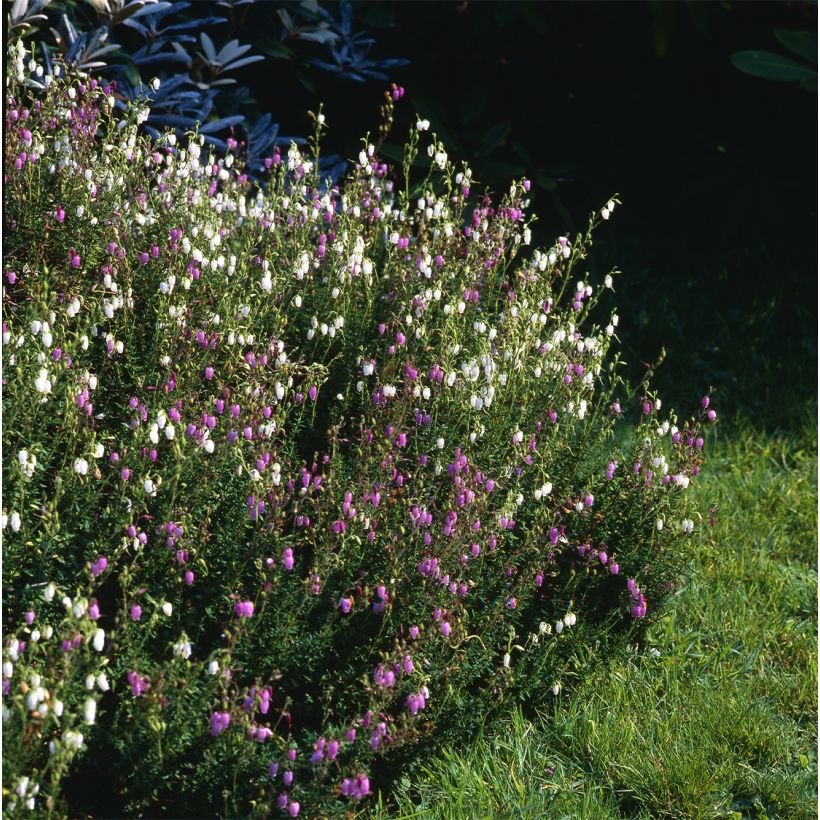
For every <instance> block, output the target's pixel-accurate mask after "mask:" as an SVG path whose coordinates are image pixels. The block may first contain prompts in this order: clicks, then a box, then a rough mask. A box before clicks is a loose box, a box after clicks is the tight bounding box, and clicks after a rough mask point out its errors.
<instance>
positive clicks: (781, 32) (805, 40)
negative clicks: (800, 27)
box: [774, 28, 817, 63]
mask: <svg viewBox="0 0 820 820" xmlns="http://www.w3.org/2000/svg"><path fill="white" fill-rule="evenodd" d="M774 36H775V37H777V39H778V40H779V41H780V42H781V43H783V45H784V46H786V48H787V49H789V50H790V51H793V52H794V53H795V54H797V55H798V56H799V57H803V59H805V60H808V61H809V62H811V63H816V62H817V32H816V31H789V30H788V29H785V28H776V29H775V30H774Z"/></svg>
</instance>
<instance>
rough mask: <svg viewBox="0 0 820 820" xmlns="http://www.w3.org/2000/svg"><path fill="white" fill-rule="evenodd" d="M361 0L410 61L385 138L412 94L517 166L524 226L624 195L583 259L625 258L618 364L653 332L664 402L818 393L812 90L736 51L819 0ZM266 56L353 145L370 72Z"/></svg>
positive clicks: (347, 145)
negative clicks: (306, 86) (748, 65)
mask: <svg viewBox="0 0 820 820" xmlns="http://www.w3.org/2000/svg"><path fill="white" fill-rule="evenodd" d="M356 13H357V15H358V17H359V18H360V19H363V20H364V21H366V22H368V23H369V24H370V25H371V27H373V28H374V30H375V31H376V36H377V45H376V47H375V49H374V55H376V56H379V57H384V56H395V55H400V56H406V57H409V58H410V59H411V61H412V62H411V64H410V65H409V66H406V67H404V68H400V69H397V70H396V71H395V76H394V79H395V81H396V82H398V83H400V84H402V85H404V86H405V87H406V89H407V96H406V97H405V99H404V100H403V101H402V102H400V103H399V108H398V114H397V125H396V128H395V130H394V133H393V135H391V141H394V142H396V143H400V142H401V140H402V139H403V137H404V134H405V133H406V129H407V127H409V125H410V123H411V122H412V121H413V119H414V111H416V110H418V112H419V114H421V115H423V116H424V117H427V118H429V119H430V121H431V124H432V128H433V129H435V130H436V131H437V132H438V134H439V135H440V136H441V137H442V138H444V139H445V140H446V142H447V144H448V148H449V151H450V155H451V156H452V157H458V158H464V159H467V160H469V161H470V162H471V164H472V165H473V168H474V170H475V175H476V177H478V179H479V180H480V181H481V182H483V183H486V184H488V185H489V186H490V187H491V188H495V189H496V190H499V191H504V190H506V187H507V185H508V184H509V180H510V178H511V177H512V176H515V175H521V174H526V175H527V176H528V177H530V178H531V179H532V180H533V183H534V186H533V193H534V196H533V210H534V212H535V213H536V214H537V215H538V216H539V220H540V221H539V225H538V227H537V229H536V238H537V239H538V240H540V241H551V240H552V239H553V238H554V237H555V236H556V235H558V234H560V233H563V232H565V231H572V232H575V231H578V230H580V229H581V228H583V227H584V226H585V224H586V219H587V216H588V214H589V212H590V211H591V210H593V209H596V208H599V207H601V206H602V205H603V204H604V203H605V202H606V200H607V198H608V197H609V196H610V195H612V194H613V193H615V192H618V193H619V194H620V195H621V198H622V200H623V203H624V204H623V207H622V208H619V209H618V210H616V213H615V215H614V216H613V218H612V220H611V222H610V223H609V224H608V225H606V226H603V227H602V228H601V229H600V231H599V232H598V235H597V241H596V254H595V255H594V257H593V258H592V259H591V260H590V264H591V269H592V270H594V271H597V272H599V273H600V274H601V275H602V274H603V273H604V272H605V271H606V269H608V268H609V267H610V266H612V265H616V264H617V265H618V267H619V268H620V269H621V270H622V271H623V272H624V276H622V277H621V278H620V280H619V281H618V282H617V283H616V291H617V304H618V307H619V313H620V315H621V324H620V327H619V333H620V336H621V339H622V341H623V342H624V344H625V358H626V359H627V360H628V362H629V363H630V365H631V369H630V371H629V372H630V375H631V376H632V378H638V377H639V376H640V374H641V372H642V367H641V364H640V362H641V361H644V362H651V361H654V360H655V359H656V358H657V355H658V353H659V351H660V349H661V347H662V346H665V347H666V350H667V353H668V357H667V361H666V363H665V365H664V366H663V367H662V368H661V369H660V371H659V372H658V375H657V378H656V380H655V383H656V384H657V386H658V387H659V389H660V390H661V392H662V395H663V396H664V398H665V400H666V401H667V402H668V403H672V404H674V405H675V406H676V407H678V408H679V410H680V411H681V412H682V413H686V412H689V410H690V409H691V408H692V407H693V404H694V403H695V402H696V401H697V399H698V398H699V396H700V395H701V394H702V393H703V392H704V391H705V389H706V388H707V387H709V386H710V385H713V386H715V387H716V388H717V394H716V401H717V406H718V407H720V408H721V409H722V411H723V415H724V418H725V417H726V416H727V414H728V413H732V412H735V411H741V412H744V413H746V414H754V415H755V416H756V417H757V418H758V419H759V420H761V421H765V422H767V423H769V424H771V425H773V426H776V425H784V424H789V422H790V420H791V418H792V417H793V415H794V411H795V409H797V410H798V411H799V409H800V408H801V407H802V406H803V405H804V404H805V402H806V401H807V400H810V398H811V397H812V396H814V395H815V394H816V372H817V366H816V365H817V344H816V341H817V337H816V327H817V316H816V305H817V257H816V226H817V195H816V187H815V180H816V178H817V132H816V127H817V96H816V95H815V94H812V93H810V92H807V91H805V90H803V89H801V88H800V87H799V86H798V85H797V84H794V83H785V82H783V83H780V82H772V81H768V80H764V79H758V78H755V77H751V76H749V75H747V74H743V73H741V72H740V71H738V70H737V69H736V68H735V67H734V66H733V65H732V64H731V62H730V57H731V55H732V54H733V53H735V52H737V51H742V50H745V49H751V48H760V49H769V50H773V51H781V52H782V51H784V49H783V47H782V46H781V45H780V44H779V43H778V41H777V40H776V38H775V36H774V30H775V28H784V29H790V30H808V31H816V26H817V8H816V6H815V5H813V4H810V3H807V2H785V3H728V2H725V3H717V2H715V3H692V2H687V3H651V2H636V3H601V2H596V3H525V2H481V3H477V2H465V3H455V2H428V3H359V4H356ZM391 23H392V24H393V28H383V27H384V26H386V25H389V24H391ZM262 65H267V64H262ZM277 66H281V69H282V70H281V73H279V72H277V81H276V82H275V83H271V82H270V77H271V75H270V74H269V73H268V72H267V70H266V69H262V70H258V71H255V70H254V69H256V67H255V66H254V67H253V68H252V69H249V71H248V76H247V77H246V78H245V80H246V81H247V82H248V84H249V85H250V86H251V88H252V90H253V94H254V97H255V98H256V100H257V102H258V103H259V105H260V106H261V107H262V108H270V109H271V110H276V111H277V112H278V116H279V118H280V119H281V121H282V123H283V129H284V130H285V132H286V133H297V132H300V131H304V129H305V125H304V124H305V116H304V111H305V109H307V108H313V109H314V110H315V109H316V106H317V105H318V104H319V102H323V103H324V106H325V112H326V114H327V117H328V122H329V124H330V131H329V133H328V135H327V139H326V148H327V150H328V151H330V152H333V153H339V154H341V155H342V156H345V157H353V156H355V155H356V154H357V153H358V150H359V148H360V145H359V142H358V139H359V138H360V136H361V135H362V134H363V133H364V132H365V131H366V130H367V129H368V128H369V129H370V130H371V131H372V132H375V130H376V126H377V109H378V105H379V104H380V101H381V95H382V93H383V86H384V84H383V83H380V82H378V81H373V82H369V83H367V84H363V85H362V84H354V83H350V82H349V81H346V80H344V79H341V78H338V77H334V76H332V75H327V74H321V73H318V72H317V73H315V74H312V75H311V77H312V79H313V80H314V82H315V88H316V93H315V95H312V94H311V92H310V91H307V92H306V93H305V94H295V95H292V96H287V97H286V96H283V95H282V93H281V89H282V88H283V87H290V86H289V77H288V73H289V71H291V70H292V67H291V66H290V65H285V64H281V63H279V64H277ZM311 97H312V99H311ZM477 187H478V186H476V188H477Z"/></svg>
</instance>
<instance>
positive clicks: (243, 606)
mask: <svg viewBox="0 0 820 820" xmlns="http://www.w3.org/2000/svg"><path fill="white" fill-rule="evenodd" d="M234 611H235V612H236V617H237V618H250V617H251V616H252V615H253V601H238V602H237V604H236V606H235V607H234Z"/></svg>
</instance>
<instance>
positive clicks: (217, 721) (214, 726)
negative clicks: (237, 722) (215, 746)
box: [211, 712, 231, 737]
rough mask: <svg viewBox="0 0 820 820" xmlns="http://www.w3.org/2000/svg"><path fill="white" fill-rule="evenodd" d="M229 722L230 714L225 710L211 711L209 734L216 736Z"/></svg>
mask: <svg viewBox="0 0 820 820" xmlns="http://www.w3.org/2000/svg"><path fill="white" fill-rule="evenodd" d="M230 722H231V716H230V715H229V714H228V713H227V712H213V713H212V714H211V735H212V736H213V737H216V736H217V735H219V734H222V732H224V731H225V729H227V728H228V724H229V723H230Z"/></svg>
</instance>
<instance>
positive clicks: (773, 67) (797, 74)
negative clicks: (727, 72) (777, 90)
mask: <svg viewBox="0 0 820 820" xmlns="http://www.w3.org/2000/svg"><path fill="white" fill-rule="evenodd" d="M731 60H732V65H733V66H734V67H735V68H737V69H740V71H743V72H745V73H746V74H751V75H752V76H753V77H762V78H763V79H765V80H776V81H778V82H801V81H803V80H807V79H810V78H811V77H816V76H817V70H816V69H814V68H811V66H806V65H802V64H801V63H798V62H796V61H795V60H792V59H791V58H790V57H784V56H783V55H782V54H775V53H774V52H773V51H756V50H751V51H738V52H736V53H735V54H733V55H732V57H731Z"/></svg>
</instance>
